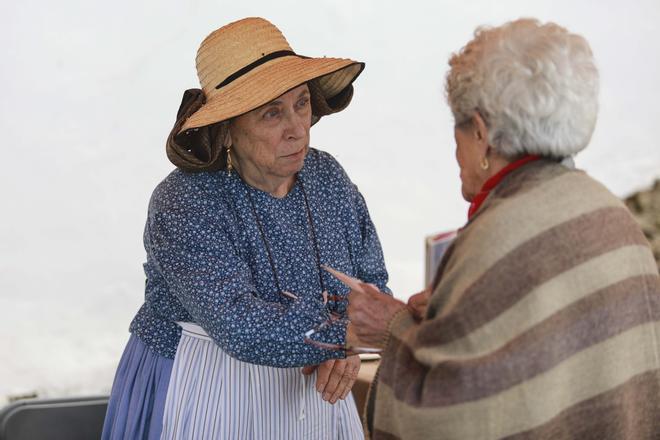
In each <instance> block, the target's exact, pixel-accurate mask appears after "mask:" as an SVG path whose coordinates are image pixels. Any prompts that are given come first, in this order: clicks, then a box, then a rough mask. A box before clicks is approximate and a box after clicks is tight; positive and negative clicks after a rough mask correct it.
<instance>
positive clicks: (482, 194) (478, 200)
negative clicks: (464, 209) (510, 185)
mask: <svg viewBox="0 0 660 440" xmlns="http://www.w3.org/2000/svg"><path fill="white" fill-rule="evenodd" d="M540 157H541V156H539V155H537V154H529V155H527V156H524V157H522V158H520V159H518V160H516V161H515V162H511V163H510V164H509V165H507V166H505V167H504V168H502V169H501V170H500V171H499V172H498V173H497V174H495V175H494V176H493V177H491V178H490V179H488V180H486V183H484V186H482V187H481V191H479V193H478V194H477V195H476V196H474V198H473V199H472V203H470V209H469V210H468V220H469V219H471V218H472V216H473V215H474V214H475V213H476V212H477V211H478V210H479V208H480V207H481V204H482V203H483V202H484V200H486V197H488V194H490V192H491V190H492V189H493V188H495V187H496V186H497V185H498V184H499V183H500V182H501V181H502V179H504V177H505V176H506V175H507V174H509V173H510V172H511V171H513V170H516V169H518V168H520V167H522V166H523V165H525V164H527V163H529V162H532V161H534V160H537V159H539V158H540Z"/></svg>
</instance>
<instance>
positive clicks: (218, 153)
mask: <svg viewBox="0 0 660 440" xmlns="http://www.w3.org/2000/svg"><path fill="white" fill-rule="evenodd" d="M318 81H319V80H318V79H316V80H312V81H308V82H307V86H308V87H309V92H310V101H311V106H312V125H313V124H315V123H316V122H318V121H319V120H320V119H321V117H323V116H326V115H329V114H332V113H337V112H339V111H341V110H343V109H345V108H346V107H347V106H348V104H349V103H350V102H351V98H352V97H353V86H352V85H348V86H347V87H346V88H345V89H344V90H342V91H341V92H340V93H339V94H337V95H335V96H331V97H326V96H324V93H323V88H322V87H321V86H320V85H319V82H318ZM205 102H206V98H205V96H204V92H203V91H202V90H201V89H189V90H186V91H185V92H184V93H183V98H182V99H181V105H180V106H179V111H178V112H177V115H176V122H175V123H174V127H172V131H171V132H170V134H169V136H168V137H167V143H166V153H167V158H168V159H169V160H170V162H172V163H173V164H174V165H175V166H176V167H178V168H181V169H182V170H185V171H191V172H195V171H218V170H221V169H224V168H225V167H226V165H227V163H226V161H227V154H226V152H225V148H224V145H223V140H224V139H225V138H226V137H227V129H228V125H227V124H226V123H223V122H219V123H215V124H211V125H207V126H203V127H199V128H194V129H191V130H187V131H184V132H182V131H181V128H182V127H183V125H184V124H185V122H186V120H188V118H189V117H190V115H192V114H193V113H195V112H196V111H197V110H199V109H200V108H201V107H202V106H203V105H204V103H205Z"/></svg>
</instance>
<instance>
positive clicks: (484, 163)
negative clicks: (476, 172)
mask: <svg viewBox="0 0 660 440" xmlns="http://www.w3.org/2000/svg"><path fill="white" fill-rule="evenodd" d="M479 165H481V169H482V170H484V171H486V170H487V169H488V168H489V167H490V164H489V163H488V159H486V158H485V157H484V158H482V159H481V163H479Z"/></svg>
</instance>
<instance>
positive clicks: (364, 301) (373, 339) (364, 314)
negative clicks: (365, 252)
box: [346, 283, 406, 348]
mask: <svg viewBox="0 0 660 440" xmlns="http://www.w3.org/2000/svg"><path fill="white" fill-rule="evenodd" d="M359 287H360V288H359V289H352V290H351V291H350V293H349V294H348V319H349V320H350V324H348V328H347V331H346V343H347V345H349V346H366V347H373V348H383V343H384V341H385V335H386V334H387V327H388V325H389V323H390V321H391V320H392V318H393V317H394V315H395V314H396V313H397V312H398V311H399V310H401V309H403V308H406V304H405V303H403V302H401V301H399V300H398V299H394V298H392V297H391V296H389V295H384V294H383V293H382V292H380V291H379V290H378V288H377V287H376V286H374V285H373V284H365V283H361V284H360V286H359Z"/></svg>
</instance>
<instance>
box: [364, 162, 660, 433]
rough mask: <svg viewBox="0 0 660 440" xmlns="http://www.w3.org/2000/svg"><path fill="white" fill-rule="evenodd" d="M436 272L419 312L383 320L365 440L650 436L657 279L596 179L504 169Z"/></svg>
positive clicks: (532, 168)
mask: <svg viewBox="0 0 660 440" xmlns="http://www.w3.org/2000/svg"><path fill="white" fill-rule="evenodd" d="M439 270H440V274H439V277H438V280H439V282H438V283H437V285H436V286H435V288H434V291H433V296H432V298H431V302H430V306H429V310H428V312H427V316H426V317H425V318H424V320H422V321H421V322H416V321H414V320H413V318H412V317H411V316H410V315H409V314H407V313H403V314H400V315H398V316H397V318H396V319H395V320H394V322H392V324H391V338H390V343H389V345H388V347H387V349H386V351H385V354H384V356H383V360H382V363H381V368H380V370H379V373H378V382H377V383H376V384H374V386H373V387H372V391H371V392H372V393H375V403H374V405H373V406H372V413H370V414H368V415H369V417H370V418H371V419H372V420H373V426H371V435H372V437H373V438H377V439H381V438H382V439H395V438H415V439H417V438H419V439H428V438H434V439H435V438H438V439H491V438H516V439H517V438H521V439H527V438H534V439H538V438H541V439H573V438H575V439H615V438H617V439H618V438H625V439H642V438H660V345H659V342H658V338H659V337H660V278H659V277H658V271H657V266H656V265H655V262H654V260H653V256H652V254H651V251H650V249H649V246H648V243H647V242H646V239H645V238H644V236H643V234H642V233H641V231H640V230H639V228H638V226H637V225H636V223H635V221H634V220H633V218H632V217H631V216H630V214H629V213H628V211H627V210H626V208H625V207H624V206H623V205H622V204H621V203H620V202H619V200H618V199H616V198H615V197H614V196H613V195H611V194H610V193H609V191H607V190H606V189H605V188H604V187H602V186H601V185H600V184H598V183H597V182H595V181H594V180H592V179H591V178H589V177H588V176H586V175H585V174H584V173H582V172H579V171H573V170H568V169H566V168H564V167H562V166H561V165H557V164H554V163H552V162H548V161H539V162H537V163H531V164H529V165H527V166H525V167H523V168H521V169H519V170H516V171H514V172H513V173H512V174H511V175H509V176H508V177H507V178H505V179H504V180H503V181H502V182H501V184H500V185H499V186H498V187H497V188H496V190H495V191H494V192H493V193H492V194H491V195H490V197H489V199H488V200H487V201H486V202H485V203H484V205H483V206H482V207H481V209H480V211H479V212H478V213H477V215H476V216H474V217H473V218H472V220H471V221H470V222H469V223H468V225H467V226H466V227H465V228H464V229H463V230H462V231H461V232H460V233H459V235H458V237H457V238H456V241H455V243H454V245H453V248H452V249H451V254H450V256H449V257H448V258H447V259H445V261H444V262H443V265H442V267H441V268H440V269H439Z"/></svg>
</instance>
